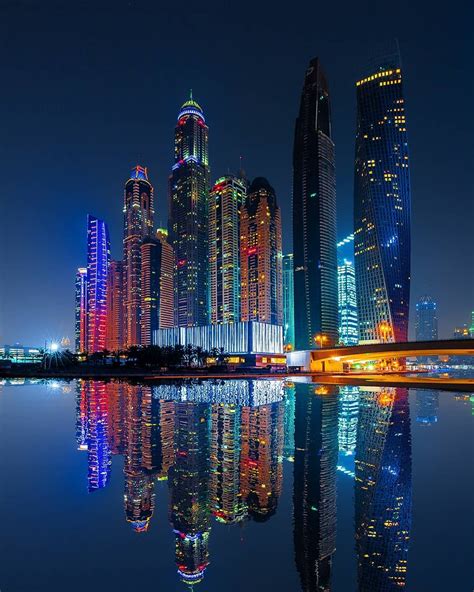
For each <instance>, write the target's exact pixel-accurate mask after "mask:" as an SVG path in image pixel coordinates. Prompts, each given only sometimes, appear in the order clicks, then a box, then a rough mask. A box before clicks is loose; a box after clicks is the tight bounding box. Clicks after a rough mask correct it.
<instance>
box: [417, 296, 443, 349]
mask: <svg viewBox="0 0 474 592" xmlns="http://www.w3.org/2000/svg"><path fill="white" fill-rule="evenodd" d="M436 339H438V311H437V305H436V302H435V301H434V300H433V299H432V298H431V296H422V297H421V298H420V299H419V300H418V302H417V303H416V340H417V341H433V340H436Z"/></svg>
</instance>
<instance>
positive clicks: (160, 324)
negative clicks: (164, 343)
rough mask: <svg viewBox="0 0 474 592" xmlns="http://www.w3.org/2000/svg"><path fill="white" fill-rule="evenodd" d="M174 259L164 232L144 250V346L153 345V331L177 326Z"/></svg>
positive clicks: (151, 239)
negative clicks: (175, 316)
mask: <svg viewBox="0 0 474 592" xmlns="http://www.w3.org/2000/svg"><path fill="white" fill-rule="evenodd" d="M173 273H174V255H173V249H172V247H171V245H169V244H168V242H167V240H166V236H165V234H164V233H163V232H160V233H158V235H157V238H156V239H155V238H151V237H147V238H146V239H144V240H143V243H142V246H141V299H142V302H141V343H142V344H143V345H151V344H152V342H153V331H156V330H157V329H167V328H170V327H173V324H174V308H173V306H174V285H173Z"/></svg>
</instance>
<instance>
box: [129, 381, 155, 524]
mask: <svg viewBox="0 0 474 592" xmlns="http://www.w3.org/2000/svg"><path fill="white" fill-rule="evenodd" d="M154 403H155V406H158V407H159V402H158V401H156V400H155V402H154V400H153V397H152V392H151V387H142V386H135V385H127V386H126V389H125V418H124V419H125V425H124V428H125V441H126V447H125V455H124V484H125V490H124V506H125V516H126V519H127V522H129V523H130V524H131V526H132V528H133V530H134V531H135V532H138V533H140V532H146V531H147V530H148V528H149V525H150V520H151V518H152V516H153V511H154V508H155V492H154V483H153V474H154V472H155V470H156V469H157V470H159V469H160V467H161V446H160V444H161V443H160V441H159V439H155V438H154V431H156V430H159V422H158V421H157V417H156V413H155V414H153V409H152V406H153V404H154ZM154 443H156V444H157V448H158V450H156V451H154V450H153V448H154V447H153V444H154ZM156 465H158V466H156Z"/></svg>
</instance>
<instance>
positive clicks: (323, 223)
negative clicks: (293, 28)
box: [293, 58, 338, 350]
mask: <svg viewBox="0 0 474 592" xmlns="http://www.w3.org/2000/svg"><path fill="white" fill-rule="evenodd" d="M293 255H294V278H295V280H294V281H295V346H296V349H298V350H305V349H308V348H313V347H315V342H314V338H315V336H316V335H317V334H321V335H324V336H325V341H326V345H333V344H335V343H336V341H337V325H338V319H337V259H336V174H335V147H334V142H333V140H332V132H331V104H330V97H329V86H328V82H327V79H326V76H325V74H324V72H323V70H322V68H321V63H320V61H319V59H318V58H314V59H313V60H311V62H310V64H309V67H308V69H307V70H306V75H305V80H304V85H303V91H302V94H301V103H300V110H299V114H298V117H297V119H296V125H295V139H294V148H293Z"/></svg>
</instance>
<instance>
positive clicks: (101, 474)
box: [76, 379, 411, 592]
mask: <svg viewBox="0 0 474 592" xmlns="http://www.w3.org/2000/svg"><path fill="white" fill-rule="evenodd" d="M76 441H77V447H78V449H79V450H81V451H85V452H86V453H87V461H88V481H87V482H88V490H89V491H95V490H97V489H101V488H104V487H105V486H106V485H107V483H108V482H109V479H110V471H111V457H112V455H123V457H124V512H125V518H126V521H127V522H128V523H129V524H130V525H131V527H132V528H133V529H134V531H135V532H138V533H145V532H146V531H147V530H148V529H149V528H150V527H151V524H152V522H153V512H154V508H155V503H156V499H155V496H156V493H155V482H156V481H161V480H168V489H169V519H170V528H171V531H172V532H173V533H174V537H175V560H176V566H177V571H178V577H179V579H180V580H181V581H182V582H184V583H185V584H190V585H194V584H198V583H199V582H200V581H201V580H202V579H203V578H204V575H205V572H206V569H207V567H208V565H209V563H210V556H209V538H210V536H211V524H212V522H213V521H216V522H217V523H224V524H227V525H238V524H242V523H243V522H244V521H245V520H254V521H257V522H265V521H268V520H270V519H271V518H272V516H274V515H275V513H276V512H277V509H278V503H279V498H280V496H281V492H282V483H283V466H284V465H283V459H287V460H288V461H290V462H292V463H294V464H293V465H286V466H287V467H291V466H293V478H294V484H293V530H294V550H295V563H296V568H297V571H298V574H299V578H300V582H301V589H302V590H303V592H310V591H319V592H324V591H330V590H331V565H332V560H333V557H334V553H335V550H336V482H337V478H336V475H337V471H338V470H339V471H342V472H343V473H345V474H346V475H349V476H350V477H352V478H353V477H354V474H355V477H356V478H355V480H354V481H353V482H354V488H355V504H356V507H355V516H356V525H355V526H356V552H357V556H358V580H359V590H360V592H363V591H365V590H371V591H375V592H382V591H385V590H392V589H395V587H397V588H399V587H400V586H403V585H404V584H405V580H406V569H407V550H408V541H409V529H410V502H411V441H410V424H409V409H408V394H407V391H406V390H405V389H384V390H381V389H375V388H373V389H366V388H361V389H359V388H358V387H346V386H344V387H336V386H327V387H321V386H319V387H318V386H317V385H314V384H312V383H308V382H304V381H301V379H300V381H298V382H296V383H295V384H293V383H287V384H286V386H285V384H284V383H283V381H281V380H225V381H210V380H203V381H195V382H192V381H181V382H171V381H170V382H163V383H160V384H159V386H147V385H131V384H121V383H116V382H112V383H108V384H107V383H102V382H98V381H81V382H80V384H79V387H78V393H77V402H76ZM354 459H355V465H354ZM343 478H344V479H346V478H347V477H346V476H344V477H343ZM160 491H165V490H163V489H160ZM170 534H171V532H170Z"/></svg>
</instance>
